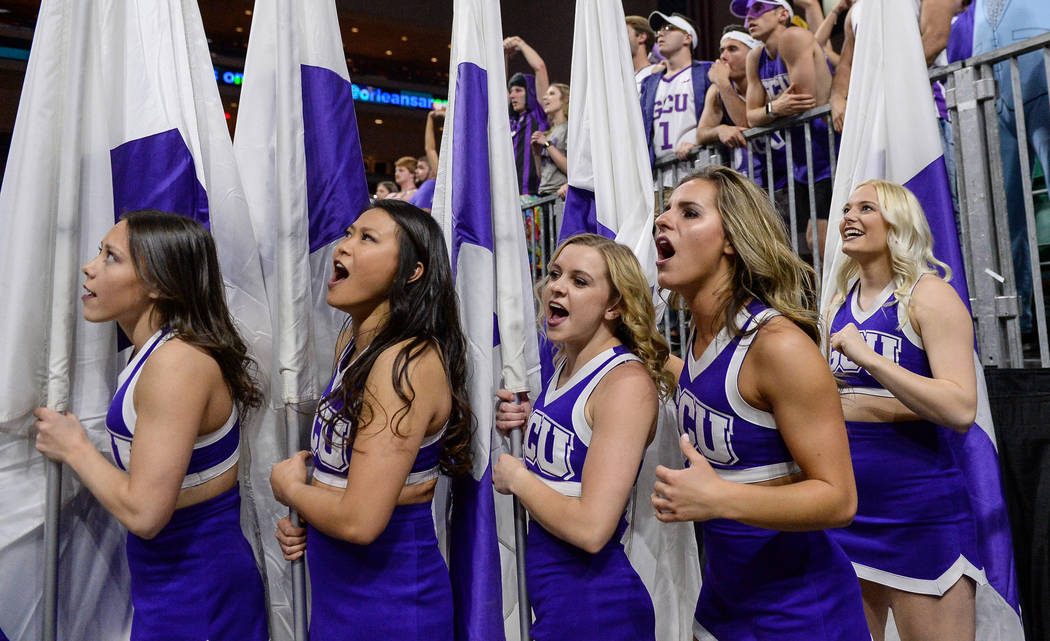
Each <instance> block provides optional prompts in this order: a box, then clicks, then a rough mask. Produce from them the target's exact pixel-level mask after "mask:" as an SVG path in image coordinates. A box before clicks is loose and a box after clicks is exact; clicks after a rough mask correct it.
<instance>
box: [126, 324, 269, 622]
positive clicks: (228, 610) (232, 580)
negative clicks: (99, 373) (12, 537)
mask: <svg viewBox="0 0 1050 641" xmlns="http://www.w3.org/2000/svg"><path fill="white" fill-rule="evenodd" d="M171 336H172V333H171V331H170V330H167V329H164V330H160V331H158V332H157V333H156V334H154V335H153V336H152V337H151V338H150V339H149V341H148V342H147V343H146V344H145V345H144V346H143V348H142V349H141V350H140V351H139V353H138V354H136V355H135V356H134V358H132V359H131V362H130V363H128V365H127V367H126V368H125V369H124V371H123V372H121V374H120V377H119V378H118V379H117V393H116V394H115V395H114V397H113V401H112V402H111V403H110V405H109V411H108V412H107V413H106V429H107V430H108V431H109V435H110V441H111V444H112V446H113V458H114V460H115V461H116V464H117V466H118V467H119V468H120V469H122V470H125V471H126V470H127V466H128V463H129V462H130V460H131V442H132V438H133V435H134V433H135V423H136V418H137V414H136V412H135V404H134V395H135V386H136V385H137V383H138V379H139V376H140V374H141V373H142V367H143V365H145V363H146V360H147V359H148V358H149V356H150V354H152V353H153V352H154V350H156V349H157V347H159V346H161V345H162V344H164V342H165V341H167V340H168V339H169V338H171ZM239 426H240V423H239V421H238V420H237V412H236V409H234V411H232V412H231V413H230V418H229V420H227V421H226V424H225V425H223V426H222V427H221V428H220V429H218V430H216V431H215V432H212V433H210V434H205V435H204V436H201V437H199V438H198V439H197V440H196V442H194V444H193V453H192V455H191V456H190V463H189V468H188V469H187V471H186V478H185V480H184V481H183V483H182V487H183V488H187V487H193V486H196V485H200V484H202V483H204V482H206V481H209V480H211V479H213V478H215V477H217V476H219V475H220V474H222V473H223V472H225V471H227V470H229V469H230V468H232V467H233V466H234V465H236V463H237V459H238V440H239V437H240V429H239ZM240 504H241V497H240V493H239V489H238V487H237V486H234V487H232V488H230V489H229V490H227V491H225V492H223V493H222V494H219V495H218V496H215V497H212V498H210V499H208V500H206V501H202V502H200V503H197V504H195V505H190V506H188V507H184V508H180V509H178V510H175V512H174V513H172V515H171V520H170V521H168V523H167V525H165V526H164V528H163V529H162V530H161V531H160V533H159V534H157V536H155V537H154V538H152V539H142V538H140V537H138V536H136V535H134V534H132V533H130V532H129V533H128V537H127V557H128V570H129V571H130V574H131V603H132V606H134V615H133V617H132V621H131V641H205V640H211V641H225V640H229V641H236V640H241V639H244V640H248V641H262V640H264V639H267V638H269V635H268V634H267V630H266V604H265V601H264V597H263V586H262V578H261V577H260V575H259V569H258V568H257V567H256V565H255V558H254V557H253V555H252V549H251V547H250V546H249V545H248V541H247V539H245V538H244V534H243V533H242V532H241V523H240Z"/></svg>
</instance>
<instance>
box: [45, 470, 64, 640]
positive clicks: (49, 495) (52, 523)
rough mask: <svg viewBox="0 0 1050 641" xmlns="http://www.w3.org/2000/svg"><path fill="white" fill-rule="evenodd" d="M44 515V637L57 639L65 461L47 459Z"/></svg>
mask: <svg viewBox="0 0 1050 641" xmlns="http://www.w3.org/2000/svg"><path fill="white" fill-rule="evenodd" d="M44 465H45V466H46V472H47V477H46V483H47V485H46V488H47V489H46V504H45V516H44V612H43V615H44V616H43V629H42V631H41V635H40V636H41V638H42V639H43V640H44V641H55V638H56V635H57V630H58V521H59V517H60V514H59V507H60V506H61V504H62V464H61V463H59V462H57V461H50V460H49V461H46V462H45V463H44Z"/></svg>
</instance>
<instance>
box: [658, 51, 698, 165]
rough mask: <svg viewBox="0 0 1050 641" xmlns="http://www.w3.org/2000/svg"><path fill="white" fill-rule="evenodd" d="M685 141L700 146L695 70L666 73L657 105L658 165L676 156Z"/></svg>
mask: <svg viewBox="0 0 1050 641" xmlns="http://www.w3.org/2000/svg"><path fill="white" fill-rule="evenodd" d="M683 140H688V141H689V142H692V143H694V144H695V143H696V103H695V99H694V98H693V74H692V67H686V68H685V69H682V70H681V71H679V72H678V73H676V74H675V75H673V76H668V75H667V74H664V76H663V77H661V78H660V84H659V85H658V86H657V88H656V101H655V102H654V104H653V154H654V155H655V156H656V160H657V162H659V161H661V160H663V159H665V158H669V157H671V156H673V155H674V150H675V147H677V146H678V143H680V142H682V141H683Z"/></svg>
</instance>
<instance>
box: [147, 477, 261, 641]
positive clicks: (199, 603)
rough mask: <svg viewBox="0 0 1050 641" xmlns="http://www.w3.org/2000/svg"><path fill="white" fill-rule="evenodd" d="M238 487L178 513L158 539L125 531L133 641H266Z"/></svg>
mask: <svg viewBox="0 0 1050 641" xmlns="http://www.w3.org/2000/svg"><path fill="white" fill-rule="evenodd" d="M240 506H241V495H240V491H239V489H238V487H237V486H234V487H232V488H230V489H229V490H227V491H225V492H223V493H222V494H220V495H218V496H216V497H214V498H211V499H208V500H207V501H203V502H201V503H198V504H196V505H191V506H189V507H184V508H182V509H179V510H175V513H174V514H172V516H171V521H169V522H168V524H167V525H166V526H164V529H163V530H161V532H160V534H158V535H157V536H156V537H154V538H152V539H150V540H148V541H147V540H145V539H141V538H139V537H137V536H135V535H134V534H131V533H130V532H129V533H128V540H127V553H128V569H129V570H130V571H131V603H132V605H133V606H134V608H135V614H134V616H133V618H132V621H131V641H242V640H243V641H265V639H268V638H269V635H268V634H267V632H266V603H265V601H264V599H263V586H262V579H261V577H260V576H259V569H258V568H257V567H256V566H255V559H254V557H253V556H252V549H251V547H250V546H249V545H248V541H247V540H246V539H245V538H244V534H242V533H241V519H240Z"/></svg>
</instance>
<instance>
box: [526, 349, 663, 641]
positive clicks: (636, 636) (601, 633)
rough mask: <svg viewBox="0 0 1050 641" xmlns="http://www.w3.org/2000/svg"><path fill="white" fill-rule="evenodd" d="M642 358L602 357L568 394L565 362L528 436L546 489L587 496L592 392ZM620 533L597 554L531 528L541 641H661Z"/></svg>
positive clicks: (536, 629)
mask: <svg viewBox="0 0 1050 641" xmlns="http://www.w3.org/2000/svg"><path fill="white" fill-rule="evenodd" d="M637 360H638V357H637V356H635V355H633V354H631V353H630V352H629V351H628V350H627V348H626V347H624V346H622V345H621V346H617V347H613V348H611V349H608V350H606V351H604V352H602V353H601V354H598V355H597V356H595V357H594V358H593V359H591V360H590V361H589V362H588V363H587V364H586V365H584V366H583V367H582V368H581V369H580V370H579V371H578V372H576V373H575V374H574V375H573V376H572V377H571V378H570V379H569V380H568V381H566V382H565V384H564V385H562V386H561V387H557V384H558V378H559V377H560V376H561V372H562V368H563V367H564V365H565V364H564V362H562V363H561V364H560V365H559V366H558V367H557V369H556V370H555V372H554V375H553V376H552V377H551V378H550V380H549V381H548V382H547V385H546V387H545V388H544V390H543V392H542V393H541V394H540V396H539V398H537V399H536V403H535V405H534V406H533V408H532V414H531V415H529V424H528V427H527V428H526V430H525V435H524V440H523V449H524V455H525V464H526V466H527V467H528V468H529V470H530V471H531V472H532V473H533V474H535V475H536V476H537V477H538V478H539V479H540V480H541V481H543V482H544V483H546V484H547V485H549V486H550V487H551V488H553V489H554V490H555V491H557V492H558V493H560V494H563V495H565V496H580V490H581V480H582V478H583V466H584V462H585V461H586V459H587V449H588V446H589V445H590V442H591V426H590V424H589V423H588V422H587V418H586V415H585V411H584V410H585V407H586V405H587V399H589V398H590V396H591V392H593V391H594V388H595V387H597V385H598V383H599V382H601V380H602V378H603V377H604V376H605V374H606V373H608V372H609V371H610V370H611V369H613V368H614V367H616V366H618V365H621V364H623V363H627V362H630V361H637ZM626 528H627V522H626V520H625V519H624V518H623V517H621V518H620V523H619V524H618V525H617V527H616V531H615V532H614V533H613V536H612V537H611V538H610V539H609V541H608V543H606V544H605V547H604V548H602V550H601V551H600V552H598V553H597V554H589V553H588V552H585V551H583V550H581V549H580V548H578V547H576V546H574V545H572V544H571V543H567V542H566V541H563V540H561V539H559V538H558V537H557V536H555V535H554V534H552V533H550V532H548V531H547V530H545V529H544V528H543V527H542V526H541V525H540V524H539V523H538V522H536V521H532V522H530V523H529V534H528V542H527V546H526V548H525V576H526V580H527V582H528V589H529V599H530V600H531V602H532V609H533V613H534V615H535V621H533V623H532V628H531V630H530V633H531V636H532V638H533V639H535V641H551V640H555V639H578V640H583V639H601V640H602V641H618V640H622V641H645V640H646V639H655V634H656V632H655V630H656V616H655V614H654V612H653V603H652V599H651V598H650V597H649V592H648V591H647V590H646V589H645V585H644V584H643V583H642V580H641V579H640V578H639V577H638V573H637V572H635V570H634V568H633V567H631V563H630V561H628V560H627V554H626V553H625V552H624V549H623V544H622V543H621V542H620V539H621V538H622V537H623V534H624V531H625V529H626Z"/></svg>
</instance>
